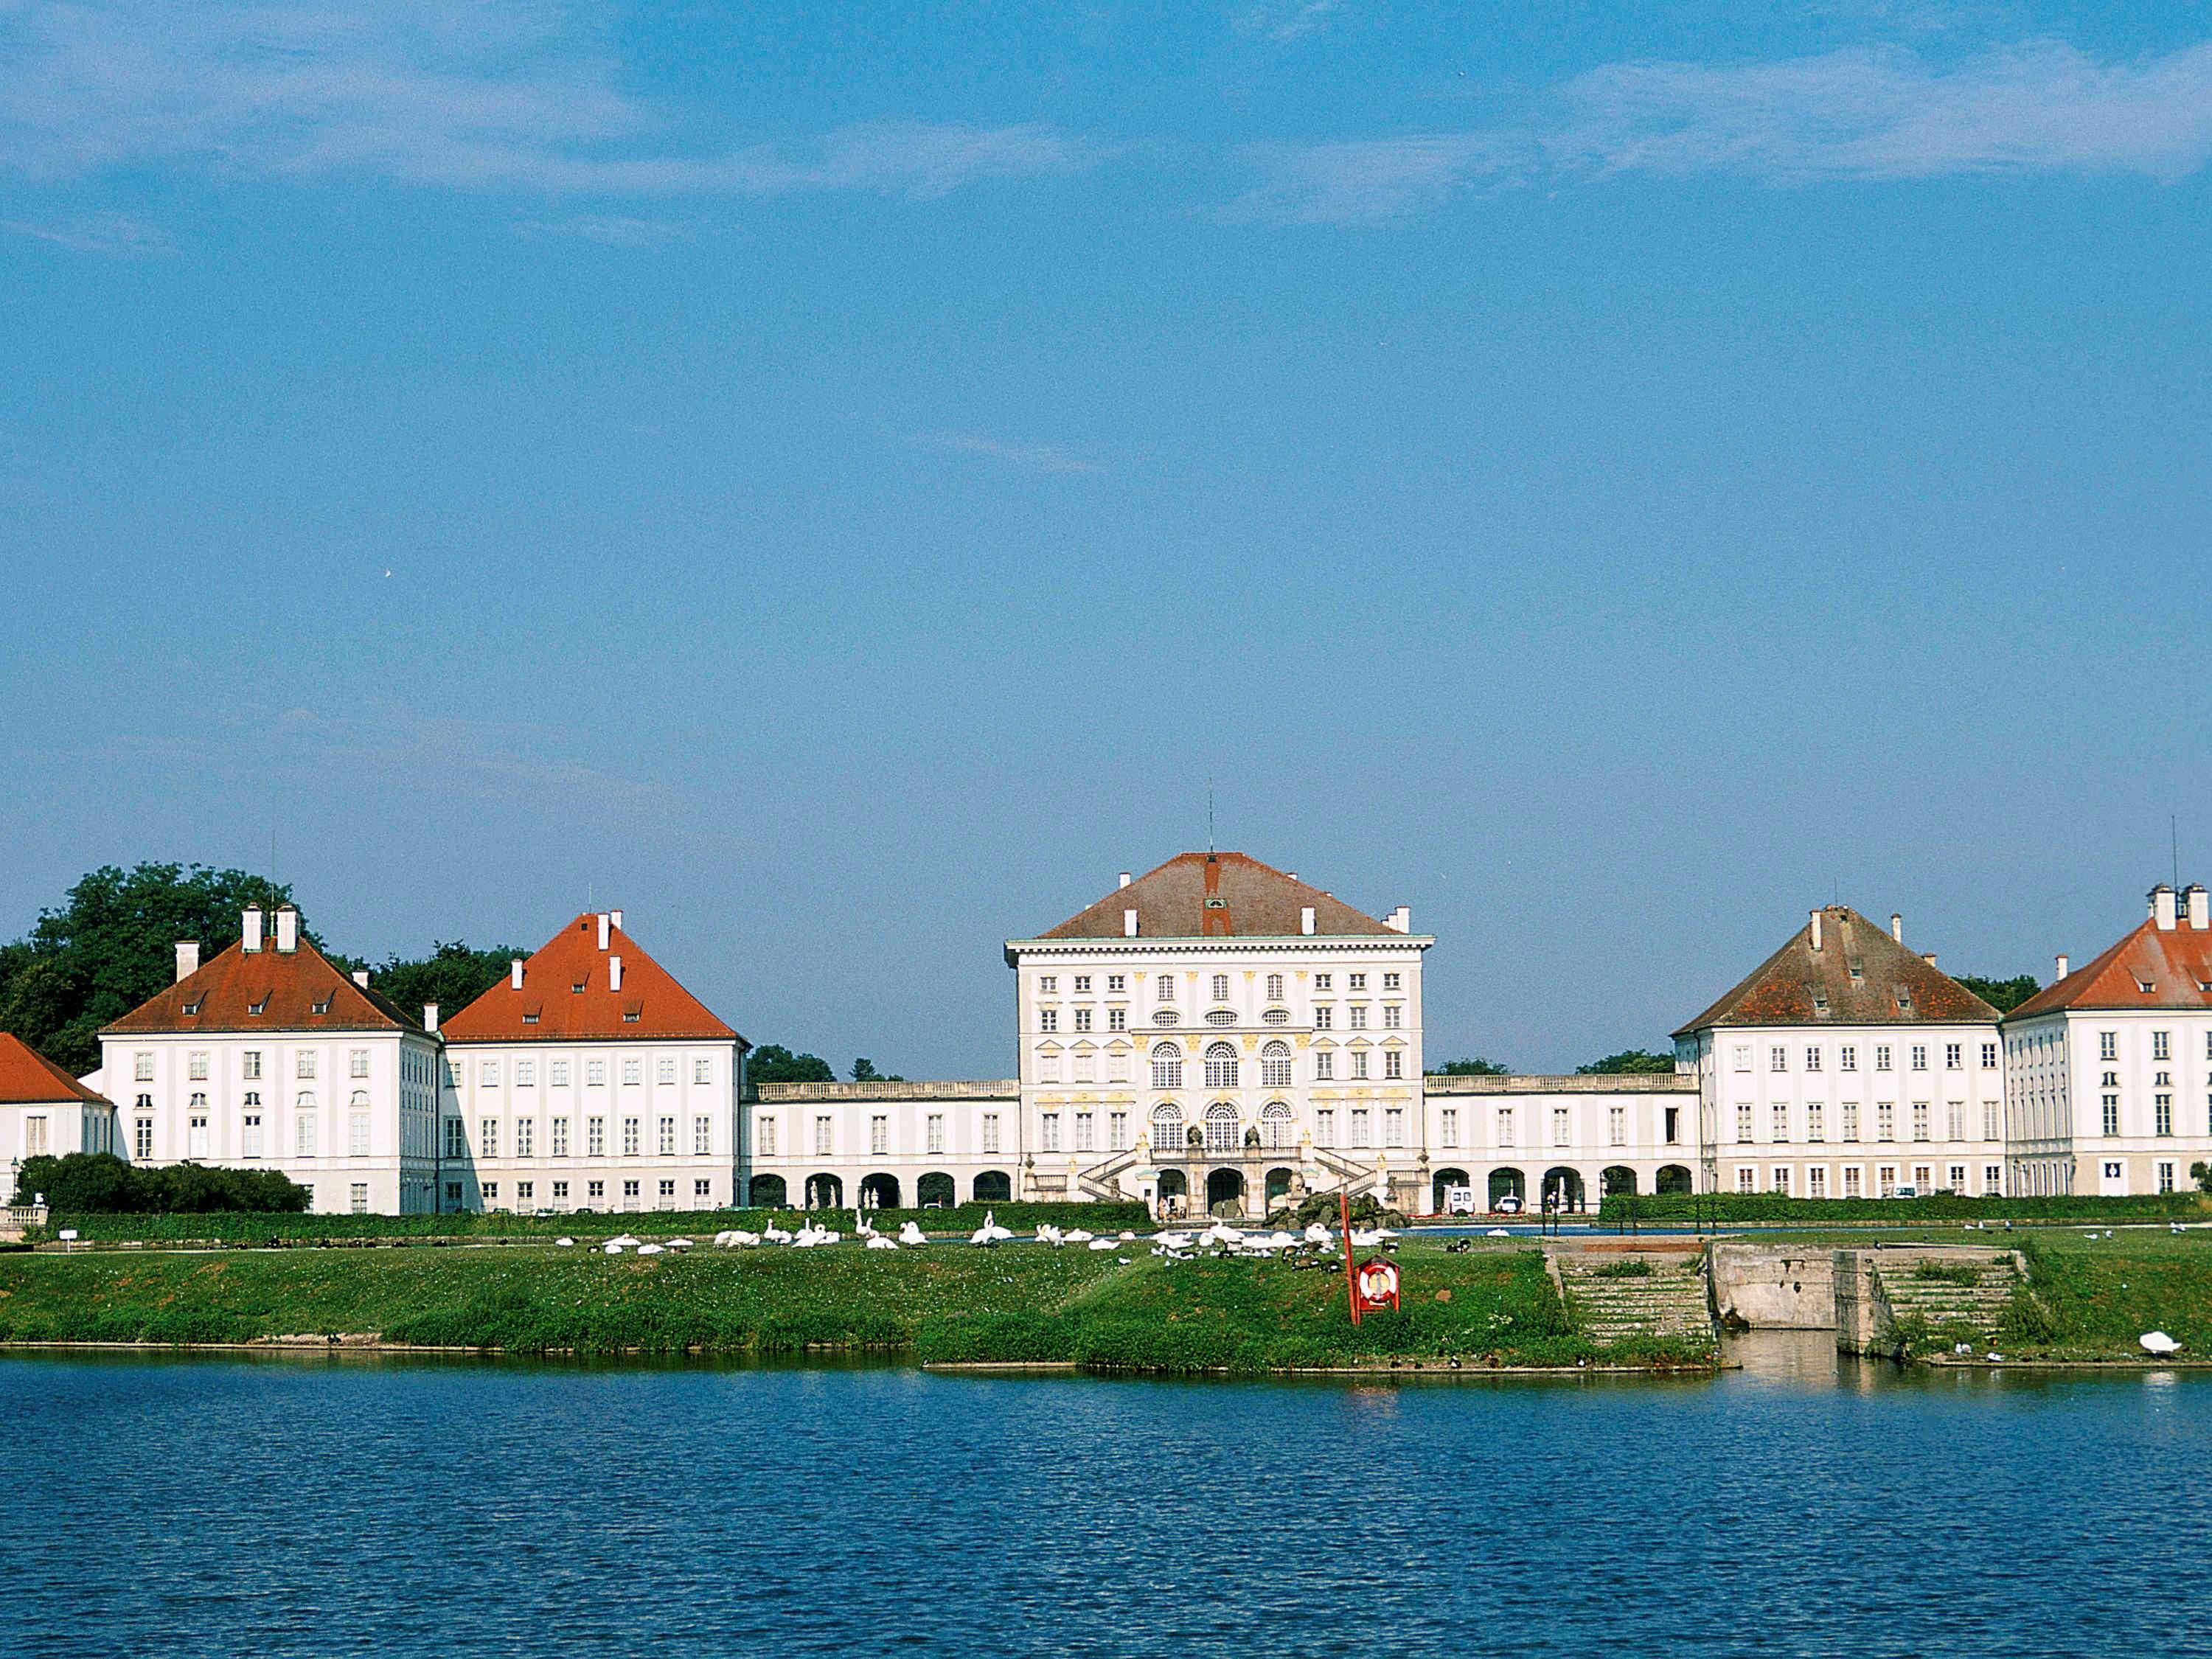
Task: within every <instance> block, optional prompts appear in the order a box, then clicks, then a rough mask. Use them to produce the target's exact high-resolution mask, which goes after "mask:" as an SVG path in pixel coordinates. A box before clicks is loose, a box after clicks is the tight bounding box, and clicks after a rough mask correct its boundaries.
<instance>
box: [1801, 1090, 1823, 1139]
mask: <svg viewBox="0 0 2212 1659" xmlns="http://www.w3.org/2000/svg"><path fill="white" fill-rule="evenodd" d="M1826 1116H1827V1114H1826V1111H1825V1110H1824V1109H1822V1107H1821V1104H1820V1102H1819V1101H1817V1100H1814V1101H1808V1102H1807V1103H1806V1104H1805V1139H1808V1140H1826V1139H1827V1138H1828V1133H1827V1125H1826Z"/></svg>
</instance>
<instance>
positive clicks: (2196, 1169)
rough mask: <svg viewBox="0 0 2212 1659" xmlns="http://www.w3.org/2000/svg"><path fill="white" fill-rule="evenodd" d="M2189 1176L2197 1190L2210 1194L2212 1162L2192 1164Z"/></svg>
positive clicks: (2211, 1189) (2211, 1187)
mask: <svg viewBox="0 0 2212 1659" xmlns="http://www.w3.org/2000/svg"><path fill="white" fill-rule="evenodd" d="M2189 1178H2190V1179H2191V1181H2193V1182H2196V1183H2197V1191H2198V1192H2200V1193H2203V1194H2208V1195H2212V1164H2191V1165H2190V1166H2189Z"/></svg>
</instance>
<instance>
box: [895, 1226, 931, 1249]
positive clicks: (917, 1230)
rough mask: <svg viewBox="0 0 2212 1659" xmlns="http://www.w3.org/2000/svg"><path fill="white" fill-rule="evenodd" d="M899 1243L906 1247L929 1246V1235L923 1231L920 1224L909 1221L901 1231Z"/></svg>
mask: <svg viewBox="0 0 2212 1659" xmlns="http://www.w3.org/2000/svg"><path fill="white" fill-rule="evenodd" d="M898 1242H899V1243H902V1244H906V1245H915V1244H927V1243H929V1235H928V1234H927V1233H926V1232H924V1231H922V1230H921V1225H920V1224H919V1223H918V1222H913V1221H909V1222H908V1223H907V1224H906V1225H904V1226H902V1227H901V1228H900V1229H899V1236H898Z"/></svg>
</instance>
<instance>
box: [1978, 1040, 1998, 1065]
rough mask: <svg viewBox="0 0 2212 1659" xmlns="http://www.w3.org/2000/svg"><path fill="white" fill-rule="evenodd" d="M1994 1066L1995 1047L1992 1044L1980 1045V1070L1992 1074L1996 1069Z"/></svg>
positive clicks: (1995, 1057) (1995, 1061)
mask: <svg viewBox="0 0 2212 1659" xmlns="http://www.w3.org/2000/svg"><path fill="white" fill-rule="evenodd" d="M1996 1065H1997V1045H1996V1043H1994V1042H1984V1044H1983V1045H1982V1069H1983V1070H1984V1071H1985V1072H1993V1071H1995V1070H1996Z"/></svg>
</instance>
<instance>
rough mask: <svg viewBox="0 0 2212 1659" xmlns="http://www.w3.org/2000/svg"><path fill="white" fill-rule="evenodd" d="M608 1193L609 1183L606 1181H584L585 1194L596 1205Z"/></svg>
mask: <svg viewBox="0 0 2212 1659" xmlns="http://www.w3.org/2000/svg"><path fill="white" fill-rule="evenodd" d="M606 1195H607V1183H606V1182H604V1181H587V1182H585V1183H584V1196H585V1197H586V1198H587V1199H589V1200H591V1201H592V1205H593V1206H597V1205H598V1204H599V1200H601V1199H603V1198H605V1196H606Z"/></svg>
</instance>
